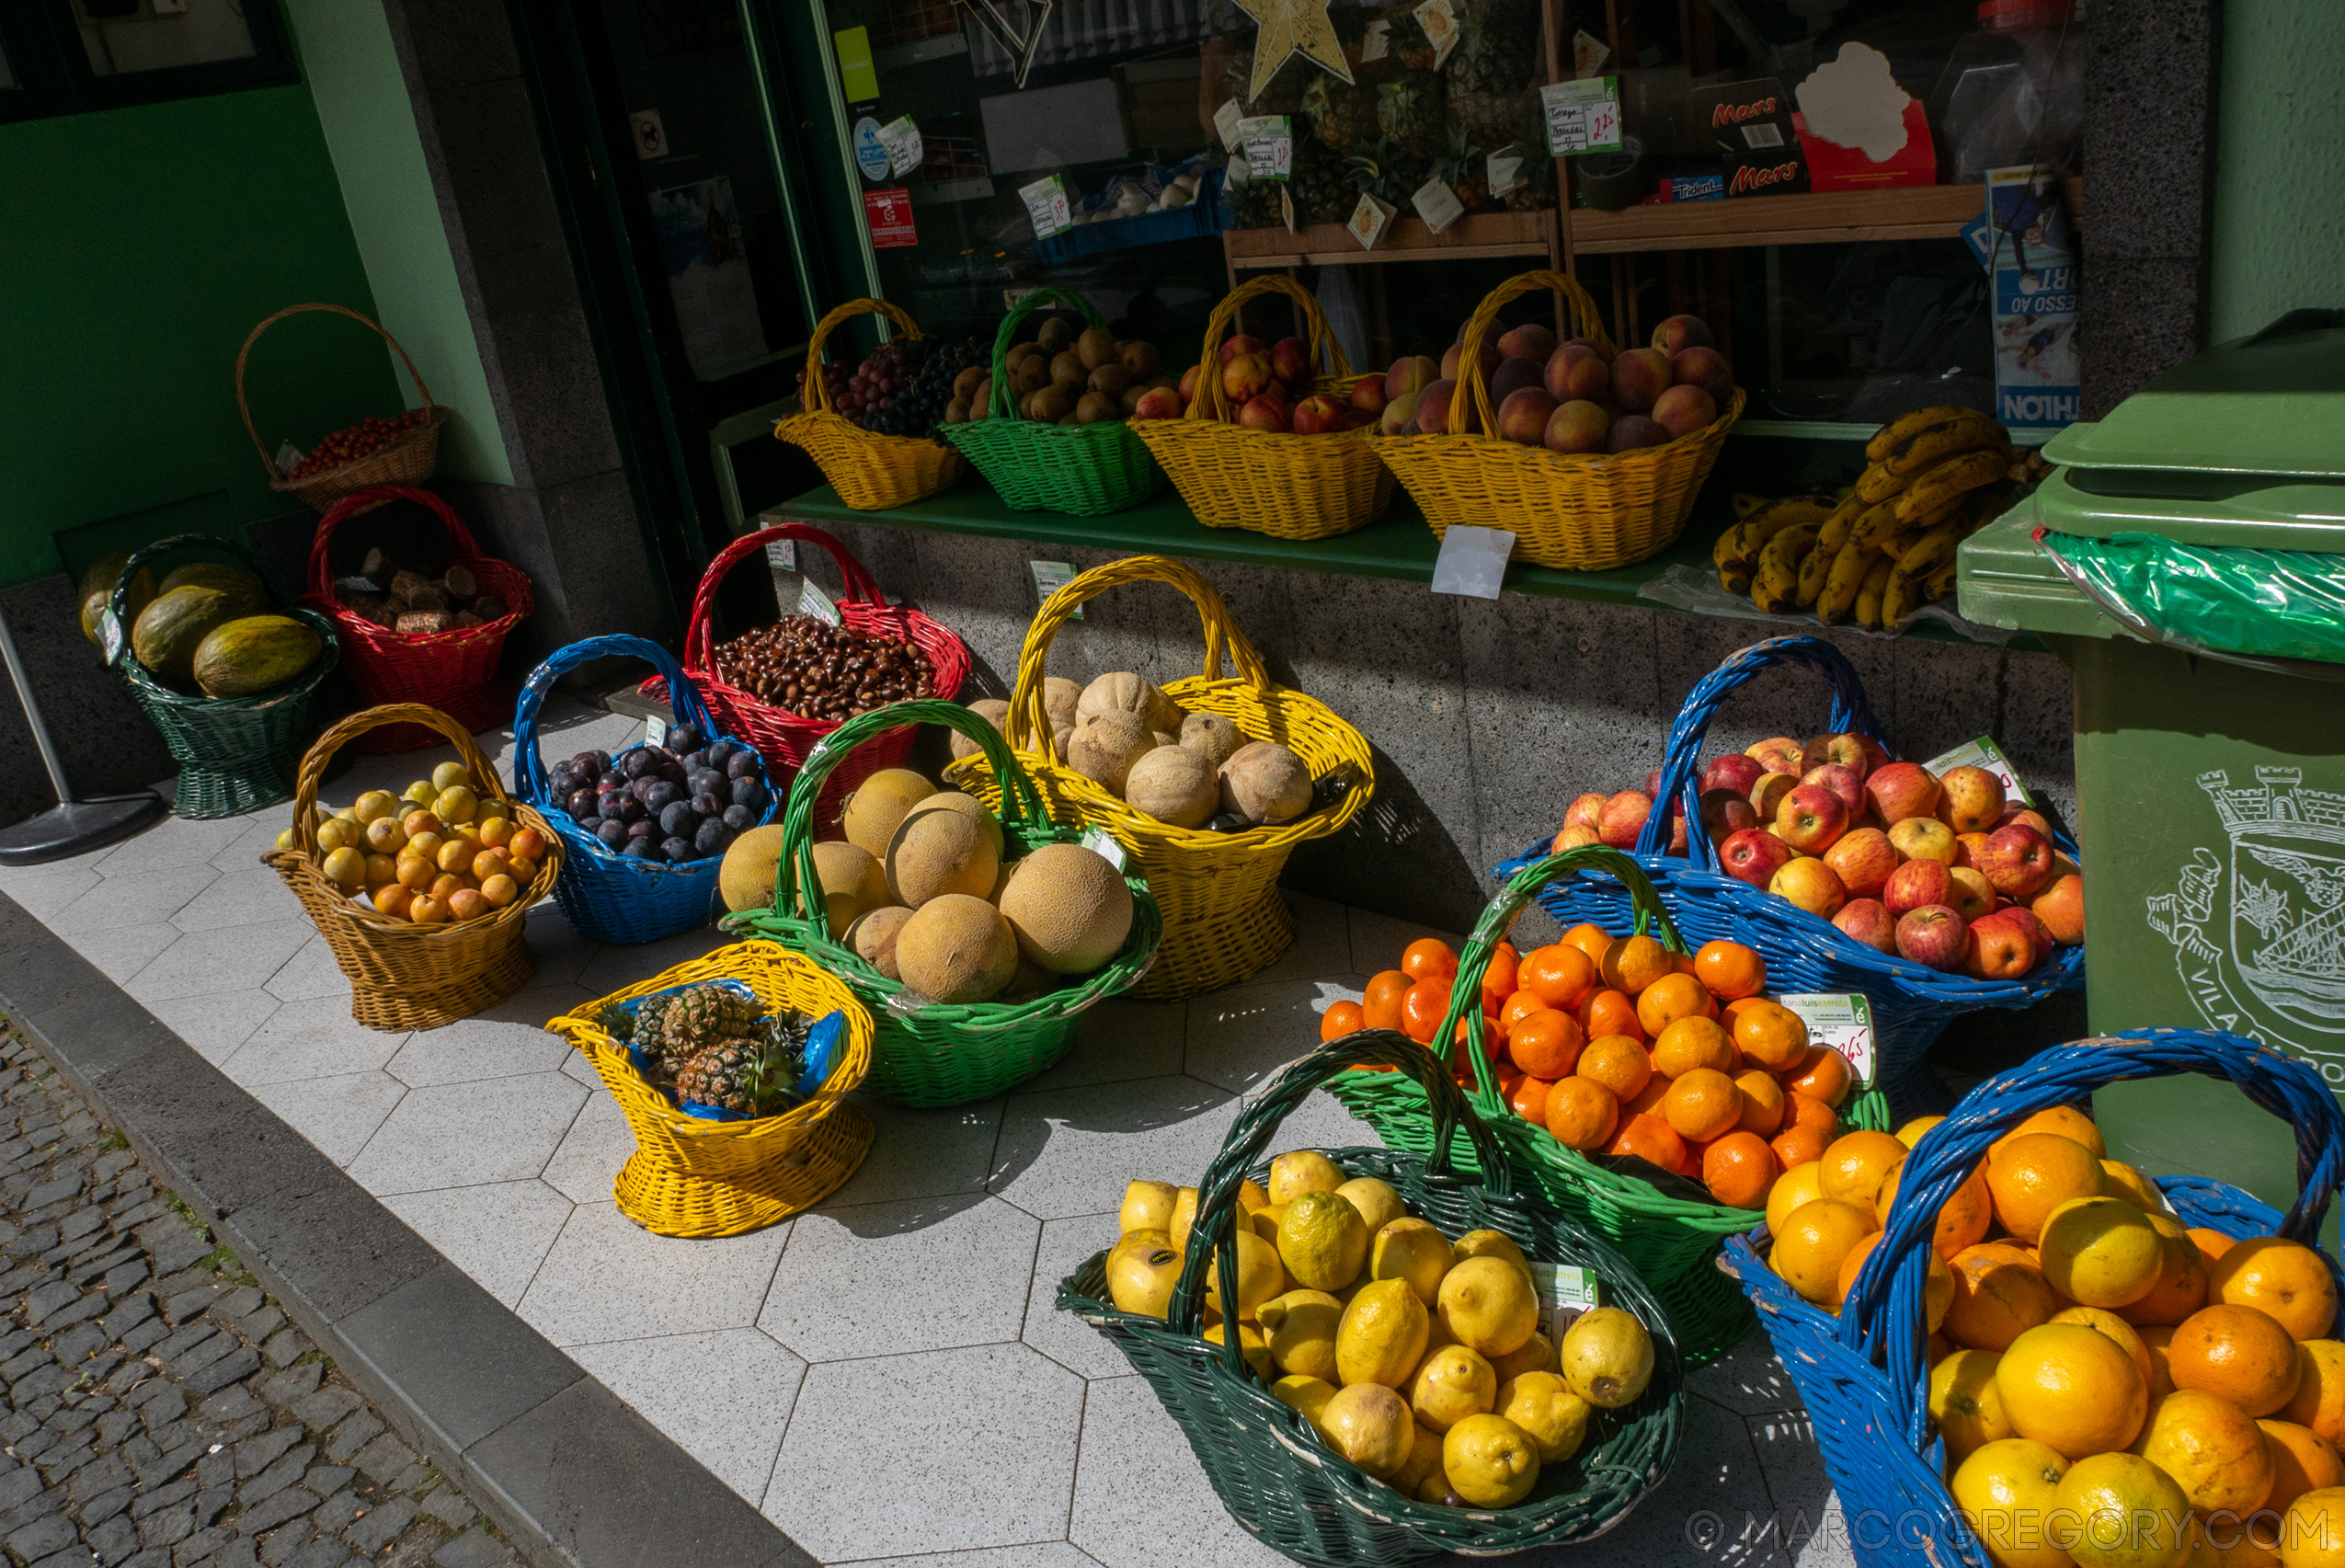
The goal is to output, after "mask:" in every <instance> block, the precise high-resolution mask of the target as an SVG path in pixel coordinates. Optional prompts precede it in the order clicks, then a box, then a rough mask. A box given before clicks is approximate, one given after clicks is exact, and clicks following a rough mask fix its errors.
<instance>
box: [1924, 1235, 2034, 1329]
mask: <svg viewBox="0 0 2345 1568" xmlns="http://www.w3.org/2000/svg"><path fill="white" fill-rule="evenodd" d="M1946 1263H1947V1266H1948V1267H1950V1268H1951V1269H1952V1270H1953V1271H1954V1299H1953V1300H1952V1301H1951V1302H1950V1303H1949V1304H1948V1306H1947V1309H1946V1333H1947V1334H1948V1336H1949V1337H1950V1338H1951V1339H1952V1340H1953V1341H1954V1343H1955V1344H1957V1345H1966V1346H1968V1347H1969V1348H1971V1349H1973V1350H2005V1349H2008V1348H2009V1347H2010V1345H2011V1342H2012V1341H2013V1340H2016V1339H2018V1338H2019V1336H2020V1335H2021V1334H2022V1333H2026V1332H2027V1331H2028V1330H2030V1329H2031V1328H2034V1327H2035V1326H2036V1325H2037V1324H2039V1323H2044V1322H2051V1321H2052V1314H2053V1312H2054V1311H2056V1310H2058V1303H2057V1302H2055V1301H2054V1300H2053V1296H2052V1287H2051V1286H2050V1285H2048V1284H2046V1283H2045V1282H2044V1277H2043V1270H2042V1269H2041V1268H2038V1267H2037V1266H2036V1261H2035V1259H2033V1258H2031V1257H2030V1256H2029V1255H2028V1254H2027V1253H2025V1252H2023V1251H2021V1250H2020V1249H2019V1248H2018V1247H2015V1246H2013V1245H2011V1244H2010V1243H2009V1242H1978V1243H1977V1244H1975V1245H1973V1246H1968V1247H1964V1248H1963V1249H1962V1251H1961V1252H1959V1253H1955V1254H1954V1255H1953V1256H1952V1257H1950V1258H1949V1259H1947V1260H1946Z"/></svg>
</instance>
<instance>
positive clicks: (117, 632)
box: [97, 610, 122, 664]
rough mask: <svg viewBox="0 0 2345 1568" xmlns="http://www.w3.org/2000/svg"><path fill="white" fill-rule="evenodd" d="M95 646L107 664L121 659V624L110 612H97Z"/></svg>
mask: <svg viewBox="0 0 2345 1568" xmlns="http://www.w3.org/2000/svg"><path fill="white" fill-rule="evenodd" d="M97 646H98V647H99V648H100V649H101V650H102V651H103V652H104V653H105V655H106V662H107V663H109V664H111V663H113V662H114V661H115V660H116V659H118V658H121V657H122V622H121V618H120V616H118V615H116V614H115V613H114V612H113V611H111V610H101V611H99V612H97Z"/></svg>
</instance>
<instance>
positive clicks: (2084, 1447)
mask: <svg viewBox="0 0 2345 1568" xmlns="http://www.w3.org/2000/svg"><path fill="white" fill-rule="evenodd" d="M1995 1387H1996V1392H1998V1393H2000V1394H2001V1395H2002V1396H2003V1409H2004V1412H2005V1413H2007V1414H2008V1415H2009V1416H2010V1418H2011V1429H2012V1430H2013V1431H2015V1432H2017V1433H2019V1436H2022V1437H2032V1438H2034V1439H2035V1440H2036V1441H2037V1442H2039V1443H2042V1444H2044V1445H2046V1446H2047V1447H2050V1448H2054V1449H2056V1450H2058V1451H2059V1452H2060V1453H2063V1454H2065V1455H2067V1456H2068V1458H2070V1459H2083V1458H2084V1457H2086V1456H2087V1455H2088V1454H2103V1453H2107V1452H2108V1451H2109V1450H2110V1449H2111V1448H2124V1447H2125V1446H2126V1445H2128V1444H2130V1443H2131V1442H2133V1438H2134V1436H2136V1435H2137V1434H2138V1433H2139V1432H2140V1431H2141V1429H2142V1422H2143V1421H2144V1419H2145V1417H2146V1416H2147V1415H2148V1414H2149V1388H2148V1385H2147V1384H2146V1383H2145V1382H2144V1381H2143V1379H2142V1375H2141V1373H2140V1372H2139V1371H2137V1370H2136V1369H2135V1368H2134V1366H2133V1356H2130V1355H2128V1354H2127V1353H2126V1350H2125V1347H2124V1346H2123V1345H2119V1344H2118V1343H2117V1342H2116V1341H2115V1340H2113V1339H2110V1337H2109V1336H2108V1335H2107V1334H2104V1333H2100V1332H2099V1331H2098V1330H2095V1329H2090V1328H2088V1327H2086V1326H2085V1325H2084V1324H2082V1323H2054V1322H2042V1323H2038V1324H2037V1325H2036V1326H2035V1327H2033V1328H2030V1329H2025V1330H2022V1331H2021V1332H2020V1333H2019V1335H2018V1337H2016V1338H2015V1339H2013V1340H2012V1341H2011V1343H2010V1345H2008V1346H2007V1347H2006V1348H2005V1349H2004V1352H2003V1359H2002V1360H2000V1361H1998V1362H1996V1364H1995Z"/></svg>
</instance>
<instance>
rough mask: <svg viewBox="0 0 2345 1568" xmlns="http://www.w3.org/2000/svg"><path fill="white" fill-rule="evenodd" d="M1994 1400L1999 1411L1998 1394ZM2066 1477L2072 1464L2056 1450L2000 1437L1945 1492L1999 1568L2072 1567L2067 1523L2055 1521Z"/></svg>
mask: <svg viewBox="0 0 2345 1568" xmlns="http://www.w3.org/2000/svg"><path fill="white" fill-rule="evenodd" d="M2001 1401H2002V1395H2001V1393H2000V1392H1998V1393H1997V1394H1996V1404H1997V1408H1998V1410H1999V1409H2000V1406H2001ZM2005 1420H2006V1421H2007V1422H2008V1415H2006V1416H2005ZM2067 1473H2068V1460H2067V1459H2066V1458H2065V1456H2064V1455H2062V1454H2060V1453H2059V1452H2057V1451H2056V1450H2054V1449H2052V1448H2046V1447H2045V1446H2044V1445H2043V1444H2042V1443H2038V1442H2033V1441H2030V1439H2028V1438H2026V1437H1997V1438H1991V1439H1989V1440H1988V1441H1986V1442H1984V1443H1981V1444H1980V1445H1979V1446H1978V1447H1977V1448H1973V1450H1971V1453H1970V1455H1969V1457H1968V1458H1966V1459H1963V1460H1962V1463H1961V1464H1960V1465H1958V1466H1957V1467H1956V1468H1955V1471H1954V1474H1953V1476H1952V1477H1951V1478H1950V1480H1949V1481H1948V1482H1947V1483H1946V1489H1947V1490H1948V1491H1949V1492H1950V1493H1952V1494H1954V1502H1955V1504H1956V1505H1957V1506H1959V1507H1960V1508H1961V1509H1962V1516H1963V1517H1964V1518H1966V1519H1968V1520H1969V1521H1970V1524H1971V1528H1972V1529H1973V1530H1974V1531H1976V1532H1977V1534H1978V1538H1979V1542H1980V1544H1981V1545H1982V1546H1984V1547H1985V1548H1986V1558H1987V1561H1988V1562H1992V1563H1994V1564H1995V1565H1996V1568H2072V1565H2073V1564H2074V1563H2075V1562H2076V1559H2075V1558H2073V1557H2070V1556H2069V1555H2068V1551H2067V1546H2066V1538H2065V1532H2064V1531H2063V1530H2062V1528H2061V1523H2062V1522H2064V1521H2056V1520H2055V1518H2054V1515H2055V1513H2056V1511H2057V1510H2056V1508H2055V1506H2054V1505H2055V1501H2056V1499H2057V1498H2058V1496H2059V1487H2060V1482H2062V1480H2064V1479H2065V1477H2066V1476H2067Z"/></svg>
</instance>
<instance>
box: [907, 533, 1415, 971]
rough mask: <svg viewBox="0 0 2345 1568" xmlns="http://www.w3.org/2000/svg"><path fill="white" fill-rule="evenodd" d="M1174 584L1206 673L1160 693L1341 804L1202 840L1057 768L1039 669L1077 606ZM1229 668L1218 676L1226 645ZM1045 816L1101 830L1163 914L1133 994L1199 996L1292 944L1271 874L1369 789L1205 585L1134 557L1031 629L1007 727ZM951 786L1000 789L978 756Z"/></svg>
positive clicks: (1359, 756)
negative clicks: (1269, 750)
mask: <svg viewBox="0 0 2345 1568" xmlns="http://www.w3.org/2000/svg"><path fill="white" fill-rule="evenodd" d="M1138 582H1161V583H1167V584H1170V585H1171V586H1172V587H1173V588H1176V589H1180V590H1181V591H1182V592H1183V593H1185V594H1187V595H1188V596H1189V598H1190V600H1191V601H1193V602H1194V603H1195V605H1196V607H1197V615H1198V618H1199V619H1200V620H1201V621H1202V622H1203V623H1204V626H1205V673H1204V674H1202V675H1199V676H1195V677H1191V678H1187V679H1184V680H1180V681H1173V682H1172V683H1171V684H1170V685H1168V686H1166V687H1165V688H1164V692H1165V695H1167V696H1169V697H1171V698H1172V700H1173V701H1174V702H1175V703H1178V704H1180V705H1181V706H1182V707H1183V708H1184V709H1185V710H1187V711H1188V712H1190V713H1212V714H1219V715H1222V716H1223V717H1224V718H1227V719H1228V720H1229V721H1230V723H1231V724H1233V725H1235V726H1237V727H1238V729H1239V730H1240V732H1241V733H1242V734H1243V735H1245V736H1246V738H1248V739H1250V740H1275V741H1277V742H1279V743H1280V744H1282V745H1284V746H1287V747H1288V748H1290V749H1292V750H1294V752H1295V753H1296V755H1298V756H1299V757H1300V758H1302V760H1303V761H1304V763H1305V764H1306V765H1307V766H1308V767H1309V768H1310V774H1311V777H1312V778H1313V779H1317V780H1328V779H1331V778H1333V779H1336V780H1340V781H1342V786H1343V787H1342V792H1341V795H1340V796H1339V798H1337V799H1335V800H1334V801H1333V803H1331V804H1329V805H1327V806H1325V807H1322V808H1321V809H1318V810H1314V811H1311V812H1309V813H1307V814H1306V815H1304V816H1302V817H1299V818H1296V819H1295V820H1294V821H1291V822H1283V823H1280V824H1278V825H1276V826H1275V827H1266V828H1256V829H1253V830H1251V831H1248V832H1243V833H1210V832H1207V831H1205V830H1201V829H1191V828H1175V827H1173V826H1172V825H1171V824H1170V823H1165V822H1160V821H1158V820H1157V819H1156V818H1153V817H1150V816H1148V815H1146V814H1144V813H1142V812H1140V811H1138V810H1135V809H1134V808H1133V807H1129V806H1127V805H1126V804H1125V803H1124V802H1123V801H1121V800H1119V799H1117V798H1116V797H1115V795H1110V794H1109V793H1108V792H1107V791H1106V790H1104V789H1103V788H1101V787H1100V786H1099V785H1098V784H1093V783H1092V781H1091V780H1090V779H1087V778H1085V777H1084V776H1083V775H1082V774H1081V773H1076V772H1075V771H1074V770H1073V769H1071V768H1069V767H1067V766H1066V765H1065V764H1063V763H1061V762H1059V761H1058V760H1057V759H1056V757H1055V756H1054V755H1053V753H1052V751H1051V748H1050V742H1049V735H1050V721H1049V718H1048V716H1047V714H1046V713H1045V711H1044V708H1043V701H1042V683H1043V664H1044V661H1045V660H1046V658H1047V657H1048V656H1049V653H1050V642H1051V638H1052V637H1053V636H1055V635H1057V634H1058V628H1059V627H1060V626H1061V625H1063V624H1065V623H1066V621H1067V618H1068V617H1069V616H1070V615H1071V614H1072V613H1073V612H1075V609H1076V608H1077V607H1078V606H1079V605H1081V603H1082V602H1083V601H1086V600H1088V599H1091V598H1092V597H1093V596H1094V595H1096V594H1099V593H1100V592H1102V591H1104V590H1105V589H1111V588H1116V587H1120V586H1121V585H1123V584H1126V583H1138ZM1225 648H1226V649H1227V650H1228V652H1229V656H1230V662H1231V664H1233V665H1234V666H1235V667H1236V669H1237V674H1236V675H1234V676H1225V675H1223V674H1222V672H1221V660H1222V653H1223V650H1224V649H1225ZM1004 734H1005V735H1006V737H1007V738H1008V740H1009V742H1010V745H1011V747H1012V749H1013V750H1017V751H1018V752H1019V753H1020V756H1019V761H1022V762H1024V764H1025V768H1026V772H1027V773H1029V774H1030V775H1032V777H1033V779H1034V782H1035V787H1036V788H1038V789H1039V790H1040V791H1041V792H1042V795H1043V799H1044V801H1045V803H1046V804H1047V806H1048V807H1049V808H1050V814H1051V816H1052V817H1053V818H1055V819H1057V820H1058V821H1062V822H1069V821H1072V822H1080V823H1081V824H1082V825H1084V826H1085V827H1095V828H1100V829H1104V830H1106V831H1107V832H1108V833H1109V834H1110V835H1111V836H1113V837H1114V838H1115V841H1116V842H1118V843H1119V844H1121V845H1123V847H1124V850H1125V853H1127V854H1128V855H1129V856H1131V857H1132V860H1133V862H1134V863H1135V864H1137V865H1138V868H1139V870H1140V872H1141V874H1142V875H1144V876H1146V877H1147V878H1148V883H1149V887H1150V891H1152V892H1153V893H1155V895H1156V898H1157V902H1158V904H1159V905H1160V906H1161V908H1162V910H1163V911H1164V939H1163V941H1162V943H1161V944H1160V945H1159V946H1158V948H1157V953H1156V964H1155V967H1153V968H1151V969H1150V970H1149V972H1148V974H1147V975H1146V976H1145V977H1144V978H1143V979H1141V980H1140V982H1139V984H1138V985H1137V986H1135V987H1133V989H1132V991H1131V994H1132V995H1134V996H1136V997H1156V998H1164V997H1179V996H1194V995H1195V994H1196V993H1198V992H1200V991H1208V990H1217V989H1218V988H1219V987H1222V986H1226V985H1230V984H1233V983H1235V982H1236V981H1239V980H1242V979H1246V978H1247V977H1248V976H1250V975H1253V974H1255V973H1258V972H1259V971H1261V970H1262V969H1263V968H1264V967H1267V966H1268V965H1269V964H1271V963H1272V962H1273V961H1274V960H1275V959H1276V958H1277V956H1279V955H1280V954H1282V953H1284V952H1286V951H1287V947H1288V946H1290V945H1291V944H1293V943H1294V940H1295V921H1294V916H1293V915H1292V914H1290V913H1289V912H1288V911H1287V905H1286V902H1285V900H1283V899H1282V898H1279V896H1278V876H1279V873H1280V872H1282V871H1283V870H1285V869H1286V865H1287V856H1288V855H1289V854H1292V853H1294V850H1295V846H1296V845H1298V844H1300V843H1305V842H1307V841H1310V840H1312V839H1320V838H1324V837H1326V836H1327V835H1328V834H1330V833H1333V832H1335V831H1336V830H1339V829H1341V828H1342V827H1343V826H1344V824H1345V823H1347V822H1349V821H1350V820H1351V819H1352V818H1354V817H1356V816H1357V815H1358V814H1359V812H1360V810H1361V808H1362V807H1366V806H1367V803H1368V797H1369V796H1370V795H1373V794H1374V793H1375V789H1376V774H1375V763H1374V761H1373V759H1372V757H1371V755H1370V753H1369V751H1368V744H1367V739H1366V738H1364V737H1362V736H1361V734H1360V732H1359V731H1358V730H1356V729H1355V728H1353V727H1352V726H1351V725H1350V724H1348V723H1346V722H1345V721H1344V719H1343V718H1341V717H1340V716H1338V715H1336V713H1335V711H1334V710H1333V709H1332V708H1330V707H1328V706H1327V704H1324V703H1321V701H1319V700H1318V699H1317V698H1315V697H1311V696H1307V695H1306V694H1304V693H1303V692H1297V691H1293V690H1290V689H1289V688H1287V687H1285V686H1280V685H1275V684H1274V683H1273V682H1272V681H1271V679H1270V676H1269V675H1268V673H1267V672H1265V671H1264V669H1263V663H1262V658H1261V656H1260V655H1259V654H1257V653H1255V652H1254V647H1253V644H1252V643H1250V642H1248V641H1247V640H1246V636H1245V634H1244V633H1242V632H1241V631H1239V630H1238V628H1237V627H1236V626H1235V625H1234V624H1231V622H1230V611H1229V608H1228V606H1226V605H1224V604H1223V603H1222V601H1221V595H1220V594H1219V593H1218V591H1216V589H1214V587H1213V585H1212V584H1211V583H1209V582H1207V581H1206V580H1205V578H1201V577H1199V576H1198V575H1197V574H1196V573H1195V572H1194V571H1192V570H1191V569H1190V568H1188V567H1184V566H1183V565H1182V564H1181V563H1180V562H1178V561H1172V560H1167V559H1166V558H1165V557H1163V556H1161V555H1131V556H1127V557H1126V558H1125V559H1123V560H1120V561H1111V562H1109V563H1108V564H1107V565H1106V566H1104V567H1093V568H1092V570H1090V571H1087V572H1085V573H1083V575H1082V576H1081V577H1079V578H1075V579H1074V580H1073V581H1072V582H1070V583H1069V584H1067V586H1066V587H1064V588H1062V589H1059V590H1058V592H1056V593H1054V594H1052V595H1051V596H1050V601H1049V602H1048V603H1047V604H1045V605H1044V606H1043V607H1042V612H1041V613H1040V614H1038V615H1036V616H1035V619H1034V624H1033V625H1032V626H1030V627H1029V628H1028V629H1027V631H1026V644H1025V647H1024V649H1023V650H1022V651H1021V652H1020V653H1019V655H1018V679H1017V685H1016V688H1015V690H1014V691H1013V692H1012V695H1011V698H1010V715H1009V719H1008V721H1007V723H1006V725H1005V726H1004ZM948 772H949V773H950V774H951V776H952V777H953V778H954V779H955V782H957V783H960V784H963V785H964V786H965V787H967V789H969V790H970V791H971V792H972V793H973V794H976V795H978V796H979V798H981V799H983V800H984V801H985V803H986V804H987V805H988V806H989V807H992V806H996V805H998V804H999V801H1000V797H1001V785H1000V784H999V782H998V781H997V780H996V779H995V778H994V777H993V773H992V770H991V769H990V768H989V767H988V766H987V764H986V761H985V759H984V757H983V756H982V755H979V756H976V757H970V758H967V759H966V760H964V761H959V762H955V763H954V764H953V766H952V768H951V769H949V770H948Z"/></svg>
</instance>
